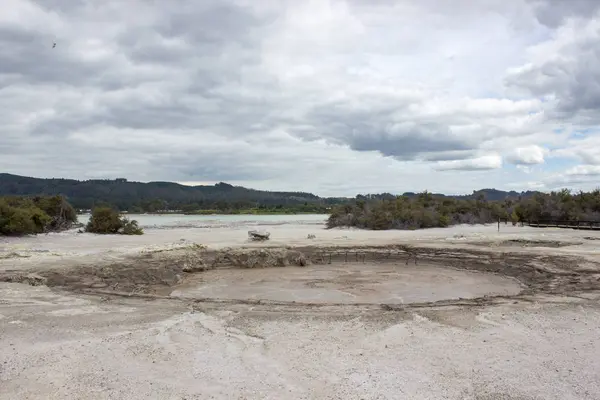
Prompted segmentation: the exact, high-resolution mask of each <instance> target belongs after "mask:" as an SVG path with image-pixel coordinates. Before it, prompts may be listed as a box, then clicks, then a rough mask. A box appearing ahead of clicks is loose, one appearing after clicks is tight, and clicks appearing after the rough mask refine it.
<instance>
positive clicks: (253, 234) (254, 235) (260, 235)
mask: <svg viewBox="0 0 600 400" xmlns="http://www.w3.org/2000/svg"><path fill="white" fill-rule="evenodd" d="M270 236H271V233H270V232H259V231H248V237H249V238H250V240H269V237H270Z"/></svg>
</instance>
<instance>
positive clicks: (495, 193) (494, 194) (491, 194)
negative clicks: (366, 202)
mask: <svg viewBox="0 0 600 400" xmlns="http://www.w3.org/2000/svg"><path fill="white" fill-rule="evenodd" d="M536 193H540V192H537V191H529V190H528V191H526V192H515V191H514V190H512V191H508V192H506V191H504V190H497V189H481V190H474V191H473V193H471V194H443V193H432V196H437V197H450V198H454V199H465V200H468V199H477V198H479V196H480V195H483V198H484V199H485V200H488V201H498V200H504V199H518V198H519V197H521V198H528V197H531V196H533V195H535V194H536ZM418 195H419V193H414V192H405V193H403V194H402V196H406V197H414V196H418ZM356 197H357V198H362V199H392V198H394V197H395V195H393V194H391V193H381V194H368V195H358V196H356Z"/></svg>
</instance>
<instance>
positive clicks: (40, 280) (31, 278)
mask: <svg viewBox="0 0 600 400" xmlns="http://www.w3.org/2000/svg"><path fill="white" fill-rule="evenodd" d="M23 281H24V282H27V283H29V284H30V285H31V286H42V285H45V284H46V282H48V279H46V278H44V277H43V276H41V275H38V274H36V273H31V274H27V276H25V278H24V279H23Z"/></svg>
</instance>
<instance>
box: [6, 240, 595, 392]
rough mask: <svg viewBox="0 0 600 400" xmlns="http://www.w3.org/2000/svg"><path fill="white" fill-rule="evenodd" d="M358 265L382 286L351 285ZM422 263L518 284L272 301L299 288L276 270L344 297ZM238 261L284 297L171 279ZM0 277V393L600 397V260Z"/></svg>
mask: <svg viewBox="0 0 600 400" xmlns="http://www.w3.org/2000/svg"><path fill="white" fill-rule="evenodd" d="M264 266H268V268H267V269H264V268H263V267H264ZM282 267H286V268H282ZM257 268H260V271H258V272H256V271H257V270H256V269H257ZM361 268H365V269H366V268H369V275H378V274H380V275H381V276H380V279H379V280H378V281H377V282H375V283H373V282H372V280H369V281H368V282H367V283H365V279H364V278H365V276H364V274H362V275H361V274H360V273H358V272H356V271H359V272H360V269H361ZM428 268H429V269H431V271H433V272H432V275H427V277H430V278H428V279H432V280H433V279H434V278H436V277H437V279H438V281H441V283H444V282H443V281H444V280H451V279H454V275H448V278H447V277H446V275H443V274H442V273H441V272H440V271H441V269H443V270H452V271H456V272H461V273H465V271H466V272H468V273H473V274H480V275H482V276H488V274H490V275H489V276H494V277H496V278H500V277H502V278H504V277H508V278H510V279H511V280H516V281H518V283H519V285H520V286H519V291H518V293H510V294H489V295H485V294H484V295H478V294H477V293H475V292H473V293H472V294H473V295H472V296H465V297H464V298H457V297H451V298H446V299H438V300H435V301H427V300H425V301H414V302H400V303H399V302H393V301H386V298H382V299H383V300H381V301H380V300H377V298H369V297H368V296H364V297H361V296H358V297H356V298H353V299H352V301H346V300H345V298H344V297H340V299H341V300H335V301H323V300H322V299H320V300H318V301H317V300H314V299H313V298H308V300H307V301H299V300H298V298H294V299H293V300H292V299H286V298H285V292H286V291H293V290H297V287H296V286H293V285H292V286H284V285H291V284H290V281H291V280H290V279H288V280H286V274H288V273H289V275H290V276H292V275H295V276H300V274H302V271H307V272H306V273H307V274H308V273H309V271H312V272H310V273H313V274H317V275H318V274H320V273H321V272H323V271H331V270H335V271H337V272H336V274H334V275H328V276H327V277H322V276H321V275H318V276H316V277H314V276H313V277H310V279H306V280H305V281H303V282H306V283H307V285H306V286H308V287H309V289H310V290H336V289H338V288H339V287H342V286H343V287H344V291H346V292H348V291H350V289H348V288H349V287H351V286H352V285H357V284H360V285H363V286H361V290H362V289H365V287H364V286H365V285H371V286H369V287H368V288H367V289H370V290H371V289H372V290H376V289H378V288H381V286H377V285H381V284H383V283H386V282H387V280H389V279H390V276H391V275H390V272H389V271H393V272H394V273H396V272H397V273H398V274H400V276H405V275H402V273H403V272H406V271H409V272H411V273H412V272H413V271H418V269H422V270H426V269H428ZM186 271H188V272H186ZM348 271H351V272H352V273H348ZM382 271H384V272H385V271H387V272H386V273H383V272H382ZM246 272H248V273H250V274H252V273H254V274H257V273H258V274H262V275H260V276H258V275H257V276H258V278H260V279H258V278H257V277H254V278H253V279H254V280H253V281H252V283H253V284H254V283H255V282H256V285H259V287H260V288H263V287H264V285H281V286H282V287H284V288H285V290H283V291H279V292H277V295H278V296H283V297H271V298H261V296H260V295H258V296H253V297H252V298H244V293H242V292H241V291H238V289H237V286H233V292H234V293H233V294H232V295H231V296H229V297H226V298H224V297H210V296H204V297H201V296H194V293H195V292H194V291H193V290H192V291H191V292H190V291H187V292H186V291H185V290H184V289H185V288H195V287H203V286H207V285H211V284H214V281H218V282H219V284H221V283H223V282H224V283H225V286H227V283H228V282H229V281H228V279H230V277H231V276H237V277H238V281H237V283H235V284H236V285H240V284H247V283H248V282H245V281H244V279H243V277H244V276H245V275H244V274H245V273H246ZM232 274H233V275H232ZM269 275H274V276H277V277H278V278H277V279H276V280H269V279H268V277H269ZM248 276H250V275H248ZM440 276H441V277H442V279H441V280H440V279H439V278H440ZM496 278H494V279H496ZM0 280H1V281H3V283H0V337H2V340H1V341H0V384H1V386H2V390H1V391H0V399H4V398H6V399H9V398H10V399H15V398H44V399H64V398H79V399H108V398H110V399H132V398H157V399H158V398H160V399H184V398H185V399H210V398H215V399H220V398H223V399H231V398H235V399H281V398H285V399H457V400H458V399H486V400H490V399H561V400H562V399H598V398H600V357H599V356H600V340H599V339H598V337H599V336H598V334H597V332H599V331H600V329H599V328H600V307H598V304H599V303H598V298H599V297H600V296H599V293H600V292H599V291H598V289H599V288H600V265H598V264H597V262H596V261H595V259H594V257H591V256H589V255H588V256H586V257H583V256H578V255H565V254H563V255H557V254H553V255H550V254H549V253H547V252H544V250H543V249H541V248H539V247H536V248H526V249H518V251H517V250H515V249H513V248H512V247H511V248H508V247H507V248H495V249H494V250H492V249H489V248H481V246H479V247H476V246H473V247H472V248H458V247H448V248H439V247H436V248H432V247H414V246H410V247H409V246H386V247H348V248H342V247H335V248H316V247H301V248H293V249H291V248H252V249H239V248H238V249H226V250H221V251H211V250H207V249H201V248H194V249H180V250H173V251H165V252H154V253H148V254H144V255H140V256H136V257H129V258H123V259H122V260H120V261H118V262H114V261H113V262H110V263H105V264H102V265H97V266H94V267H92V266H89V265H85V264H83V263H82V265H81V266H79V267H78V266H73V265H72V266H69V267H65V268H50V269H48V268H45V269H36V268H31V269H30V270H26V271H24V270H19V271H9V270H5V271H4V272H2V274H1V275H0ZM240 282H241V283H240ZM265 282H266V283H265ZM357 282H358V283H357ZM382 282H383V283H382ZM436 282H437V281H436ZM477 282H479V281H477ZM494 282H495V281H494ZM230 284H231V285H233V283H231V282H230ZM411 284H412V283H411ZM419 284H421V283H419ZM260 285H263V286H260ZM294 285H296V283H294ZM311 285H312V286H311ZM415 285H416V283H415ZM409 286H410V285H409ZM288 287H289V289H288ZM423 287H425V286H423ZM244 288H246V286H244ZM373 288H375V289H373ZM385 288H386V290H387V289H389V287H387V286H385ZM427 288H429V286H427ZM351 289H352V287H351ZM302 290H304V288H303V289H302ZM427 290H430V289H427ZM431 290H433V289H431ZM186 293H187V294H186ZM190 293H191V294H190ZM301 293H305V292H301ZM311 293H312V292H311ZM353 293H355V294H356V293H359V294H360V293H362V292H361V291H360V290H358V291H355V292H353ZM336 299H337V298H336Z"/></svg>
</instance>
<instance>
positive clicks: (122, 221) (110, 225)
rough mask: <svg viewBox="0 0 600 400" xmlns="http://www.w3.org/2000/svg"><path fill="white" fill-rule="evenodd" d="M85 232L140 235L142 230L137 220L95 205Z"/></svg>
mask: <svg viewBox="0 0 600 400" xmlns="http://www.w3.org/2000/svg"><path fill="white" fill-rule="evenodd" d="M85 230H86V232H90V233H98V234H112V235H116V234H120V235H142V234H143V233H144V231H143V230H142V229H141V228H140V227H139V226H138V223H137V221H135V220H132V221H130V220H129V219H127V218H126V217H122V216H121V214H120V213H119V212H118V211H116V210H114V209H112V208H110V207H97V208H95V209H94V210H93V211H92V216H91V218H90V221H89V222H88V224H87V225H86V227H85Z"/></svg>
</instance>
